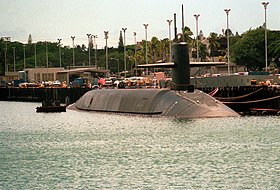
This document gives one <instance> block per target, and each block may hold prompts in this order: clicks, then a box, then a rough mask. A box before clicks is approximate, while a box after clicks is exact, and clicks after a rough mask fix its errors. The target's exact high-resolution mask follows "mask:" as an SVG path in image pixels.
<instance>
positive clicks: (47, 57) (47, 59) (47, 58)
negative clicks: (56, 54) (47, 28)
mask: <svg viewBox="0 0 280 190" xmlns="http://www.w3.org/2000/svg"><path fill="white" fill-rule="evenodd" d="M46 62H47V81H49V54H48V42H47V41H46Z"/></svg>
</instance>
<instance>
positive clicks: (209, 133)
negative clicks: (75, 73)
mask: <svg viewBox="0 0 280 190" xmlns="http://www.w3.org/2000/svg"><path fill="white" fill-rule="evenodd" d="M39 105H40V104H39V103H24V102H0V189H273V190H274V189H275V190H276V189H280V117H279V116H258V117H255V116H245V117H238V118H210V119H209V118H208V119H175V118H158V117H151V116H149V117H148V116H135V115H122V114H106V113H96V112H83V111H75V110H67V112H63V113H36V109H35V108H36V107H37V106H39Z"/></svg>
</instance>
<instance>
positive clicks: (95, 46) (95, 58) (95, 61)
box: [92, 35, 97, 69]
mask: <svg viewBox="0 0 280 190" xmlns="http://www.w3.org/2000/svg"><path fill="white" fill-rule="evenodd" d="M92 36H93V39H94V42H93V43H94V44H93V46H94V63H95V68H96V69H97V57H96V50H97V45H96V40H95V39H96V38H97V35H92Z"/></svg>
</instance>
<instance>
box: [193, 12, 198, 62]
mask: <svg viewBox="0 0 280 190" xmlns="http://www.w3.org/2000/svg"><path fill="white" fill-rule="evenodd" d="M193 16H194V17H195V20H196V61H198V60H199V54H198V17H199V16H200V14H195V15H193Z"/></svg>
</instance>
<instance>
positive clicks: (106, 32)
mask: <svg viewBox="0 0 280 190" xmlns="http://www.w3.org/2000/svg"><path fill="white" fill-rule="evenodd" d="M108 34H109V31H104V35H105V40H106V47H105V48H106V50H105V51H106V70H108V45H107V41H108V38H109V37H108Z"/></svg>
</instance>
